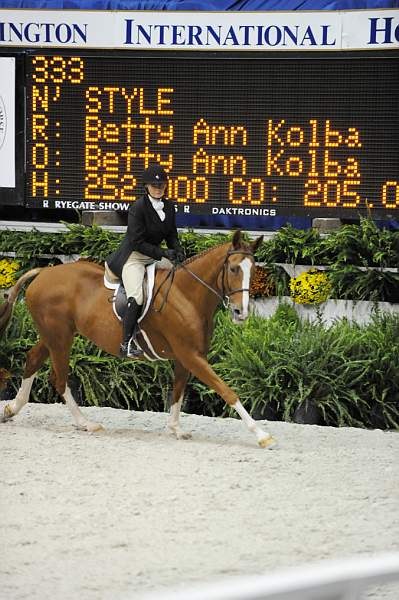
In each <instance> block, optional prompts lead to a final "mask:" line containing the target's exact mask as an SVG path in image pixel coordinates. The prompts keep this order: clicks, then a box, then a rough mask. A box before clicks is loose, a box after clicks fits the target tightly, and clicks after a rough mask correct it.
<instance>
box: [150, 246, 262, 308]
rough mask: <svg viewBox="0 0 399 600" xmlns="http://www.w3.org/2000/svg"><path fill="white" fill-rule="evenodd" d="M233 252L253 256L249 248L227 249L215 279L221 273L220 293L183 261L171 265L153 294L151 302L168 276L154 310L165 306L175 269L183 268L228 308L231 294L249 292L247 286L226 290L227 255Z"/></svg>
mask: <svg viewBox="0 0 399 600" xmlns="http://www.w3.org/2000/svg"><path fill="white" fill-rule="evenodd" d="M233 254H246V255H247V256H253V253H252V252H250V251H249V250H229V251H228V252H227V254H226V256H225V259H224V262H223V265H222V267H221V269H220V271H219V273H218V275H217V277H216V281H217V280H218V279H219V276H220V274H222V293H221V294H220V293H219V291H218V290H215V288H213V287H212V286H211V285H209V284H208V283H206V281H204V280H203V279H201V277H199V276H198V275H196V274H195V273H193V272H192V271H191V269H188V268H187V267H186V265H185V264H184V263H183V264H181V265H173V268H172V269H171V270H170V271H168V274H167V275H166V277H164V279H163V280H162V281H161V283H160V284H159V286H158V288H157V290H156V292H155V294H154V298H153V303H154V302H155V299H156V297H157V296H158V294H159V292H160V291H161V289H162V287H163V286H164V284H165V283H166V282H167V280H168V279H169V278H170V283H169V287H168V289H167V290H166V294H165V297H164V298H163V300H162V303H161V306H160V308H158V309H157V308H155V307H153V310H154V312H158V313H160V312H161V311H162V309H163V307H164V306H165V304H166V302H167V300H168V296H169V292H170V288H171V287H172V284H173V279H174V277H175V273H176V270H177V269H184V270H185V271H186V272H187V273H189V274H190V275H191V276H192V277H193V278H194V279H196V280H197V281H198V282H199V283H201V285H203V286H204V287H206V288H207V289H208V290H209V291H210V292H212V293H213V294H215V296H217V297H218V298H219V300H220V301H221V302H222V303H223V306H224V308H228V307H229V306H230V296H232V295H233V294H237V293H238V292H249V288H237V289H235V290H229V291H226V285H225V276H226V267H227V264H228V261H229V257H230V256H232V255H233Z"/></svg>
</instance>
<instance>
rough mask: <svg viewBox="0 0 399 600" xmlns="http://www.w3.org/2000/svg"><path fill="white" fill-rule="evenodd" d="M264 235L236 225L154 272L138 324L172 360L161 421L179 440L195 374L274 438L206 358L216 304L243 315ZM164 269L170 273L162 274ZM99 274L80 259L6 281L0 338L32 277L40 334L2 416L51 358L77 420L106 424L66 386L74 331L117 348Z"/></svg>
mask: <svg viewBox="0 0 399 600" xmlns="http://www.w3.org/2000/svg"><path fill="white" fill-rule="evenodd" d="M262 239H263V236H260V237H259V238H257V239H256V240H254V241H252V242H250V243H246V242H244V240H243V239H242V235H241V231H240V230H237V231H236V232H235V234H234V236H233V239H232V241H231V242H227V243H224V244H221V245H219V246H216V247H213V248H211V249H208V250H205V251H204V252H202V253H200V254H198V255H196V256H194V257H192V258H189V259H187V260H186V261H185V262H184V263H183V264H182V265H180V266H178V267H174V268H173V269H172V270H171V271H169V272H167V271H164V270H159V271H157V272H156V279H155V285H156V286H157V291H156V293H155V294H154V297H153V299H152V303H151V305H150V309H149V311H148V312H147V314H146V315H145V317H144V318H143V321H142V323H141V328H142V330H143V331H144V332H145V334H146V336H147V338H148V339H149V340H150V341H151V345H152V347H153V348H154V349H155V352H156V354H157V355H158V357H160V358H162V359H165V360H173V361H174V382H173V391H172V397H171V405H170V415H169V419H168V425H167V426H168V429H169V431H170V432H171V433H172V434H173V435H174V436H175V437H176V438H177V439H187V438H189V437H191V436H190V435H189V434H187V433H185V432H184V431H183V430H182V429H181V427H180V420H179V417H180V410H181V406H182V402H183V396H184V390H185V387H186V384H187V381H188V379H189V376H190V374H193V375H194V376H195V377H197V378H198V379H199V380H200V381H202V382H203V383H204V384H206V385H207V386H208V387H210V388H212V389H213V390H215V391H216V392H217V393H218V394H219V395H220V396H221V397H222V398H223V400H224V401H225V402H226V403H227V404H228V405H229V406H231V407H233V408H234V409H235V410H236V411H237V413H238V415H239V416H240V417H241V419H242V420H243V421H244V423H245V424H246V425H247V427H248V429H249V430H250V431H252V432H253V433H254V434H255V436H256V439H257V442H258V444H259V446H260V447H262V448H271V447H272V446H273V445H274V444H275V440H274V438H273V437H272V436H271V435H270V434H269V433H267V432H266V431H264V430H263V429H262V428H261V427H260V426H259V424H258V423H257V422H256V421H255V420H254V419H253V418H252V417H251V416H250V414H249V413H248V412H247V410H246V409H245V408H244V406H243V405H242V404H241V402H240V399H239V397H238V395H237V394H236V393H235V392H234V391H233V390H232V389H231V388H230V387H229V386H228V385H226V383H224V381H223V380H222V379H221V378H220V377H219V376H218V375H217V374H216V373H215V371H214V370H213V369H212V367H211V366H210V365H209V363H208V361H207V354H208V351H209V346H210V341H211V337H212V333H213V326H214V324H213V320H214V319H213V318H214V313H215V310H216V308H217V306H218V304H219V303H220V302H224V303H225V304H226V305H228V306H229V308H230V311H231V314H232V318H233V320H234V321H235V322H237V323H242V322H243V321H245V319H246V318H247V317H248V314H249V289H250V283H251V279H252V277H253V275H254V271H255V260H254V253H255V252H256V249H257V248H258V246H259V244H260V243H261V241H262ZM165 273H166V277H165ZM169 275H173V277H171V278H170V280H169V281H166V279H167V278H168V276H169ZM103 278H104V267H103V266H101V265H99V264H96V263H94V262H89V261H82V260H79V261H77V262H74V263H68V264H60V265H56V266H50V267H43V268H35V269H31V270H30V271H28V272H27V273H25V274H23V275H22V276H21V277H20V278H19V279H18V281H17V282H16V284H15V285H14V286H13V287H12V288H10V290H9V291H8V296H7V298H6V301H5V302H4V303H3V304H2V305H0V337H1V336H2V334H3V333H4V331H5V329H6V327H7V325H8V323H9V321H10V319H11V315H12V309H13V305H14V303H15V301H16V299H17V296H18V294H19V292H20V291H21V288H22V286H23V285H24V284H25V283H26V282H28V281H31V283H30V284H29V286H28V287H27V289H26V294H25V300H26V305H27V307H28V309H29V311H30V313H31V315H32V318H33V321H34V323H35V325H36V327H37V329H38V332H39V335H40V338H39V341H38V342H37V343H36V345H35V346H33V348H32V349H31V350H29V352H28V353H27V357H26V363H25V368H24V373H23V378H22V383H21V386H20V388H19V390H18V392H17V395H16V396H15V398H14V399H13V400H11V401H10V402H9V403H8V404H6V405H5V408H4V414H3V416H2V420H3V421H7V420H8V419H11V418H12V417H15V416H16V415H17V414H18V413H19V412H20V410H21V409H22V408H23V406H24V405H25V404H27V402H28V401H29V395H30V390H31V387H32V383H33V380H34V377H35V374H36V373H37V371H38V370H39V369H40V367H41V366H42V365H43V363H44V362H45V361H46V360H47V359H48V358H49V357H50V361H51V367H52V369H51V375H50V380H51V382H52V383H53V385H54V386H55V389H56V391H57V392H58V393H59V395H60V396H61V397H62V398H63V400H64V402H65V404H66V405H67V407H68V408H69V409H70V411H71V413H72V417H73V419H74V421H75V424H76V426H77V427H78V428H79V429H82V430H85V431H88V432H97V431H100V430H101V429H104V428H103V426H102V425H101V424H99V423H96V422H93V421H89V420H88V419H87V418H86V417H85V416H84V414H83V412H82V411H81V410H80V408H79V407H78V405H77V403H76V401H75V399H74V397H73V395H72V392H71V388H70V387H69V385H68V372H69V357H70V350H71V346H72V342H73V338H74V336H75V335H76V334H80V335H82V336H84V337H86V338H88V339H89V340H91V341H92V342H94V344H96V345H97V346H98V347H99V348H101V349H102V350H103V351H105V352H107V353H109V354H112V355H114V356H118V355H119V345H120V343H121V337H122V328H121V325H120V322H119V321H118V320H117V318H116V317H115V315H114V314H113V308H112V304H111V303H110V301H109V300H110V298H109V295H110V292H109V290H108V289H107V288H106V287H105V286H104V279H103ZM140 359H141V358H139V360H140Z"/></svg>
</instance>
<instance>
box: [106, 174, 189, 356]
mask: <svg viewBox="0 0 399 600" xmlns="http://www.w3.org/2000/svg"><path fill="white" fill-rule="evenodd" d="M142 181H143V185H144V190H145V193H144V195H143V196H142V197H141V198H140V199H139V200H137V201H136V202H135V203H134V204H132V206H130V208H129V211H128V227H127V232H126V235H125V237H124V238H123V240H122V242H121V244H120V246H119V248H117V250H116V251H115V252H113V253H112V254H110V255H109V256H108V257H107V258H106V263H105V266H106V269H107V268H108V269H109V270H111V271H112V273H113V274H115V275H116V276H117V277H119V278H121V277H122V281H123V285H124V287H125V290H126V296H127V299H128V301H127V309H126V313H125V316H124V318H123V339H122V344H121V347H120V355H121V356H122V357H126V356H128V346H129V340H130V338H131V337H132V335H133V333H134V330H135V327H136V323H137V318H138V316H139V312H140V309H141V305H142V304H143V290H142V287H143V279H144V274H145V268H146V266H147V265H150V264H152V263H154V262H156V261H160V260H162V258H167V259H169V261H171V262H173V263H177V264H178V263H181V262H183V261H184V259H185V256H184V250H183V248H182V247H181V245H180V243H179V238H178V234H177V229H176V220H175V207H174V205H173V203H172V202H171V201H170V200H166V199H165V198H164V195H165V192H166V188H167V182H168V176H167V174H166V172H165V170H164V169H163V168H162V167H161V166H160V165H159V164H157V163H155V164H151V165H149V167H148V168H147V169H146V170H145V171H144V173H143V176H142ZM163 241H166V244H167V246H168V249H167V250H164V249H163V248H160V244H161V242H163ZM141 355H142V352H141V351H140V350H138V349H137V348H131V350H130V353H129V356H141Z"/></svg>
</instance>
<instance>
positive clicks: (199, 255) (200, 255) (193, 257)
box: [183, 242, 231, 265]
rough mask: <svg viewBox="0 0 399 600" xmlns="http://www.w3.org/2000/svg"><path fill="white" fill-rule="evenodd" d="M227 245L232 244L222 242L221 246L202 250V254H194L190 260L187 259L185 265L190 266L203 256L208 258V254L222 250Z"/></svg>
mask: <svg viewBox="0 0 399 600" xmlns="http://www.w3.org/2000/svg"><path fill="white" fill-rule="evenodd" d="M227 243H231V242H222V243H221V244H218V245H217V246H211V247H210V248H206V249H205V250H202V252H199V253H198V254H194V256H190V258H187V259H186V260H185V261H184V263H183V264H184V265H189V264H190V263H192V262H194V261H195V260H197V259H198V258H202V257H203V256H206V255H207V254H209V253H210V252H212V250H216V249H217V248H221V247H222V246H225V245H226V244H227Z"/></svg>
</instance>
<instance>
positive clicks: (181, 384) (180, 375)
mask: <svg viewBox="0 0 399 600" xmlns="http://www.w3.org/2000/svg"><path fill="white" fill-rule="evenodd" d="M189 375H190V373H189V371H187V369H185V368H184V367H183V366H182V365H181V364H180V363H179V362H178V361H177V360H176V361H175V378H174V382H173V392H172V402H171V406H170V416H169V421H168V428H169V430H170V432H171V433H173V435H175V436H176V438H177V439H178V440H187V439H189V438H190V437H191V433H184V431H183V430H182V429H181V427H180V410H181V405H182V402H183V398H184V390H185V388H186V384H187V381H188V378H189Z"/></svg>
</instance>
